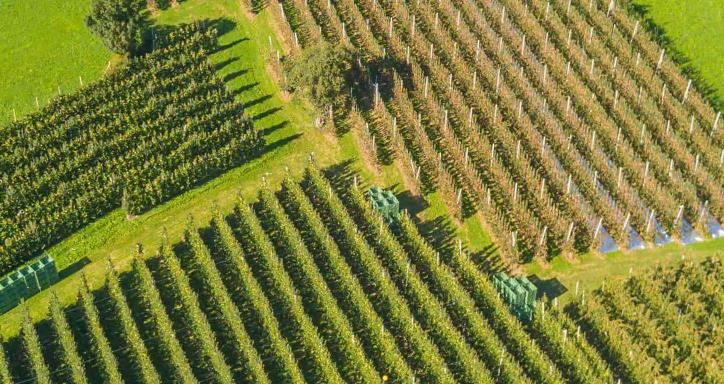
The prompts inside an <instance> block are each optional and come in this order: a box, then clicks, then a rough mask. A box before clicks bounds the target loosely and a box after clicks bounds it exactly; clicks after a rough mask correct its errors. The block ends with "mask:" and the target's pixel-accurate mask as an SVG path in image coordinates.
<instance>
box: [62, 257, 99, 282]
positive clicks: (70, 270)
mask: <svg viewBox="0 0 724 384" xmlns="http://www.w3.org/2000/svg"><path fill="white" fill-rule="evenodd" d="M90 262H91V261H90V259H88V257H86V256H83V257H81V258H80V259H78V260H76V261H74V262H73V263H72V264H70V265H69V266H67V267H65V268H64V269H63V270H62V271H60V272H59V273H58V277H59V278H60V280H63V279H65V278H66V277H68V276H70V275H72V274H74V273H76V272H78V271H80V270H81V269H83V267H85V266H86V265H88V264H90Z"/></svg>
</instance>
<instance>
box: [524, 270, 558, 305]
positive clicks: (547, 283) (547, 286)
mask: <svg viewBox="0 0 724 384" xmlns="http://www.w3.org/2000/svg"><path fill="white" fill-rule="evenodd" d="M528 280H530V282H531V283H533V284H535V286H536V287H537V288H538V295H537V298H541V297H543V295H546V296H547V297H548V299H550V300H553V299H555V298H556V297H558V296H561V295H562V294H564V293H566V292H568V288H566V286H565V285H563V283H561V281H560V280H558V278H555V277H552V278H550V279H548V280H541V278H540V277H538V275H530V276H528Z"/></svg>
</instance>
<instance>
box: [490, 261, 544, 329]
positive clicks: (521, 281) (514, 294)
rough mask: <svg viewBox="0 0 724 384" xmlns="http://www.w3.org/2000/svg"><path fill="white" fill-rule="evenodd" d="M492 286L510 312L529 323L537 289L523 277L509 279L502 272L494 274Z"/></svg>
mask: <svg viewBox="0 0 724 384" xmlns="http://www.w3.org/2000/svg"><path fill="white" fill-rule="evenodd" d="M492 280H493V286H494V287H495V289H496V290H497V291H498V293H499V294H500V296H501V297H502V298H503V301H505V303H506V304H508V306H509V308H510V311H511V312H512V313H513V314H515V315H516V316H517V317H518V318H519V319H521V320H523V321H529V320H530V319H531V316H532V314H533V309H534V307H535V300H536V295H537V293H538V289H537V288H536V286H535V285H534V284H533V283H531V282H530V280H528V279H527V278H525V277H510V276H508V275H507V274H505V273H504V272H496V273H495V274H493V277H492Z"/></svg>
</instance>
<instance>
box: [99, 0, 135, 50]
mask: <svg viewBox="0 0 724 384" xmlns="http://www.w3.org/2000/svg"><path fill="white" fill-rule="evenodd" d="M145 3H146V2H145V0H93V4H92V9H91V13H90V15H88V17H86V25H87V26H88V27H89V28H90V29H91V30H92V31H93V32H94V33H95V34H96V35H98V36H99V37H100V38H101V39H102V40H103V43H104V44H105V45H106V46H107V47H108V48H109V49H110V50H112V51H114V52H116V53H119V54H123V55H127V56H136V55H138V54H139V53H140V52H141V50H142V48H143V45H144V36H145V33H146V27H147V25H148V20H147V19H146V17H145V15H144V14H143V11H144V8H145Z"/></svg>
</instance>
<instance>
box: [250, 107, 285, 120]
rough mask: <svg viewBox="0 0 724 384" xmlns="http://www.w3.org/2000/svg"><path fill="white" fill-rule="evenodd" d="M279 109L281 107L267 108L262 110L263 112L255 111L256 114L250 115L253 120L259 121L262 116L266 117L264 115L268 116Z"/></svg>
mask: <svg viewBox="0 0 724 384" xmlns="http://www.w3.org/2000/svg"><path fill="white" fill-rule="evenodd" d="M281 110H282V108H281V107H273V108H269V109H267V110H266V111H264V112H260V113H257V114H256V115H254V116H252V118H251V119H252V120H254V121H259V120H261V119H264V118H266V117H269V116H271V115H273V114H275V113H277V112H279V111H281Z"/></svg>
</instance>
